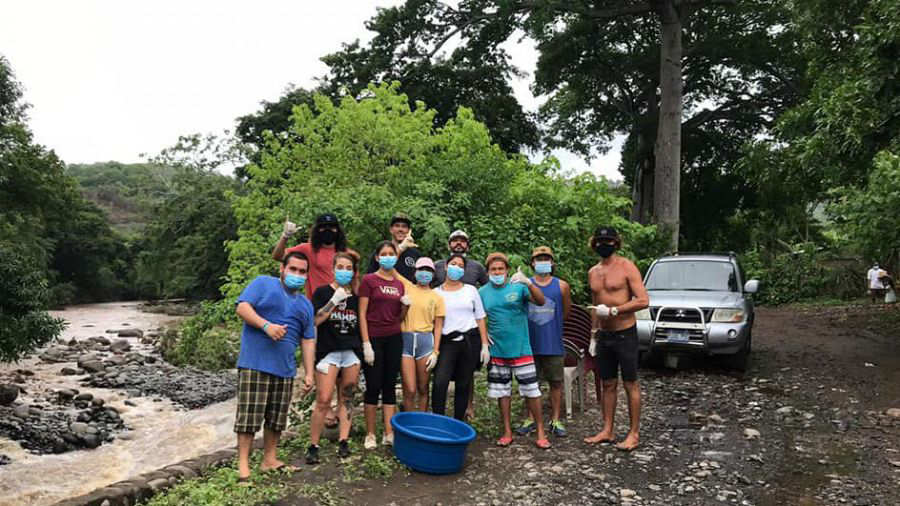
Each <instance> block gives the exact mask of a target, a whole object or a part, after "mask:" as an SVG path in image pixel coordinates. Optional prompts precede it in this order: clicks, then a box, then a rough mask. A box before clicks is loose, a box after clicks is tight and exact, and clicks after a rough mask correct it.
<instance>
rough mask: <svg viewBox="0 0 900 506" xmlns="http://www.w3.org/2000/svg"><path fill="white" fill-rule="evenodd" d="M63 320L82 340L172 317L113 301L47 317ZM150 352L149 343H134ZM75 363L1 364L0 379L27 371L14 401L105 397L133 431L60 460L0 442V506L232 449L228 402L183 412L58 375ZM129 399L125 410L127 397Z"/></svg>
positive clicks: (41, 500)
mask: <svg viewBox="0 0 900 506" xmlns="http://www.w3.org/2000/svg"><path fill="white" fill-rule="evenodd" d="M51 314H53V315H54V316H57V317H60V318H64V319H65V320H66V322H67V323H68V327H67V329H66V330H65V332H64V333H63V337H62V338H63V339H64V340H65V341H69V340H70V339H73V338H74V339H77V340H83V339H87V338H89V337H91V336H99V335H104V332H105V330H106V329H119V328H138V329H143V330H145V331H146V330H148V329H156V328H159V327H163V326H169V325H173V324H175V323H177V321H178V318H175V317H172V316H167V315H162V314H151V313H144V312H141V311H140V310H139V309H138V303H137V302H114V303H106V304H89V305H81V306H72V307H68V308H66V309H65V310H62V311H53V312H51ZM133 348H134V349H135V350H136V351H138V352H141V353H149V352H150V351H151V348H150V346H149V345H141V344H137V345H134V346H133ZM67 366H68V367H75V364H74V363H44V362H42V361H40V360H38V359H37V358H32V357H30V358H27V359H25V360H21V361H19V362H18V363H15V364H3V365H0V375H2V374H4V373H10V372H12V371H14V370H17V369H24V370H30V371H33V373H34V375H33V376H32V377H31V378H30V379H29V381H28V386H29V388H28V392H27V394H22V395H20V396H19V399H18V401H19V402H22V403H28V402H29V401H30V400H34V399H37V398H38V396H40V394H42V393H46V392H47V391H48V390H49V391H53V390H58V389H62V388H75V389H78V390H79V391H80V392H88V393H91V394H93V395H94V396H95V397H99V398H102V399H104V400H105V402H106V405H107V406H112V407H114V408H116V409H117V410H119V412H120V414H121V417H122V420H123V421H124V422H125V424H126V425H127V426H129V427H130V428H131V429H132V430H130V431H126V432H124V433H120V434H117V435H116V439H115V440H114V441H113V442H112V443H107V444H103V445H101V446H100V447H98V448H96V449H93V450H79V451H72V452H68V453H63V454H58V455H34V454H32V453H29V452H28V451H25V450H24V449H22V448H21V446H19V444H18V443H16V442H15V441H11V440H9V439H5V438H2V437H0V454H5V455H7V456H9V457H11V458H12V463H10V464H8V465H5V466H0V505H3V506H6V505H10V506H11V505H22V504H30V505H35V506H40V505H47V504H53V503H55V502H57V501H60V500H62V499H66V498H69V497H74V496H78V495H82V494H85V493H88V492H90V491H92V490H94V489H96V488H99V487H102V486H105V485H108V484H110V483H113V482H116V481H120V480H125V479H128V478H130V477H133V476H136V475H139V474H141V473H145V472H148V471H152V470H155V469H158V468H160V467H163V466H167V465H171V464H174V463H176V462H179V461H182V460H184V459H188V458H192V457H195V456H198V455H203V454H206V453H211V452H213V451H216V450H219V449H222V448H227V447H229V446H233V445H234V434H233V432H232V430H231V429H232V423H233V420H234V400H233V399H232V400H230V401H226V402H220V403H217V404H212V405H209V406H207V407H205V408H202V409H196V410H185V409H184V408H182V407H178V406H176V405H174V404H173V403H171V402H169V401H168V400H166V399H160V398H151V397H137V398H135V397H129V396H128V395H127V394H126V393H125V392H123V391H117V390H109V389H102V388H86V387H84V386H82V385H81V384H80V383H79V381H78V377H76V376H62V375H60V374H59V371H60V369H61V368H62V367H67ZM126 399H128V400H129V404H134V405H133V406H132V405H126V404H125V400H126Z"/></svg>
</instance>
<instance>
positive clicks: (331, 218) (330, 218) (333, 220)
mask: <svg viewBox="0 0 900 506" xmlns="http://www.w3.org/2000/svg"><path fill="white" fill-rule="evenodd" d="M319 225H340V223H338V219H337V216H335V215H333V214H331V213H325V214H320V215H319V216H318V217H316V226H317V227H318V226H319Z"/></svg>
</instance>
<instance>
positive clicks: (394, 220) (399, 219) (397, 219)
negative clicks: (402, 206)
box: [390, 213, 412, 227]
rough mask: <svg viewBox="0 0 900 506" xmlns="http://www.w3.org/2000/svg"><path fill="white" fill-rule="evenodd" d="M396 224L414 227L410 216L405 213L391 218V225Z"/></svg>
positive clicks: (396, 214)
mask: <svg viewBox="0 0 900 506" xmlns="http://www.w3.org/2000/svg"><path fill="white" fill-rule="evenodd" d="M394 223H406V224H407V225H408V226H410V227H411V226H412V222H411V221H409V216H407V215H406V214H405V213H395V214H394V217H393V218H391V225H390V226H394Z"/></svg>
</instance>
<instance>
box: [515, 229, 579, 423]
mask: <svg viewBox="0 0 900 506" xmlns="http://www.w3.org/2000/svg"><path fill="white" fill-rule="evenodd" d="M554 267H555V259H554V257H553V250H552V249H550V247H549V246H538V247H537V248H534V251H532V252H531V268H532V269H534V272H535V274H534V277H533V278H531V281H532V282H534V285H535V286H537V287H538V288H539V289H540V290H541V292H543V293H544V299H545V301H544V305H542V306H539V305H537V304H533V303H530V302H529V303H528V336H529V339H530V341H531V351H532V352H533V353H534V366H535V369H537V375H538V380H541V379H543V380H544V381H546V382H547V383H548V384H549V385H550V408H551V410H552V418H551V419H550V432H551V433H552V434H553V435H555V436H558V437H565V436H566V435H567V433H566V427H565V426H564V425H563V423H562V420H560V411H561V406H562V390H563V371H564V366H565V364H564V360H563V358H564V356H565V353H566V350H565V347H564V346H563V322H564V321H565V320H566V318H568V316H569V310H570V309H571V308H572V292H571V290H570V288H569V284H568V283H566V282H565V281H563V280H561V279H559V278H558V277H556V276H554V275H553V268H554ZM536 428H537V425H536V424H535V423H534V420H532V419H531V418H527V419H526V420H525V422H524V423H523V424H522V426H521V427H519V428H518V429H516V432H518V433H519V434H523V435H524V434H528V433H530V432H531V431H533V430H535V429H536Z"/></svg>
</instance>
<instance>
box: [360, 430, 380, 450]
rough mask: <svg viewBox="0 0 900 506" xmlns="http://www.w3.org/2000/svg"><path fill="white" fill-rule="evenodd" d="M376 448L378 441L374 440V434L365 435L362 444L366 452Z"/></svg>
mask: <svg viewBox="0 0 900 506" xmlns="http://www.w3.org/2000/svg"><path fill="white" fill-rule="evenodd" d="M376 447H378V441H377V440H376V439H375V434H366V441H365V442H364V443H363V448H365V449H366V450H374V449H375V448H376Z"/></svg>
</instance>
